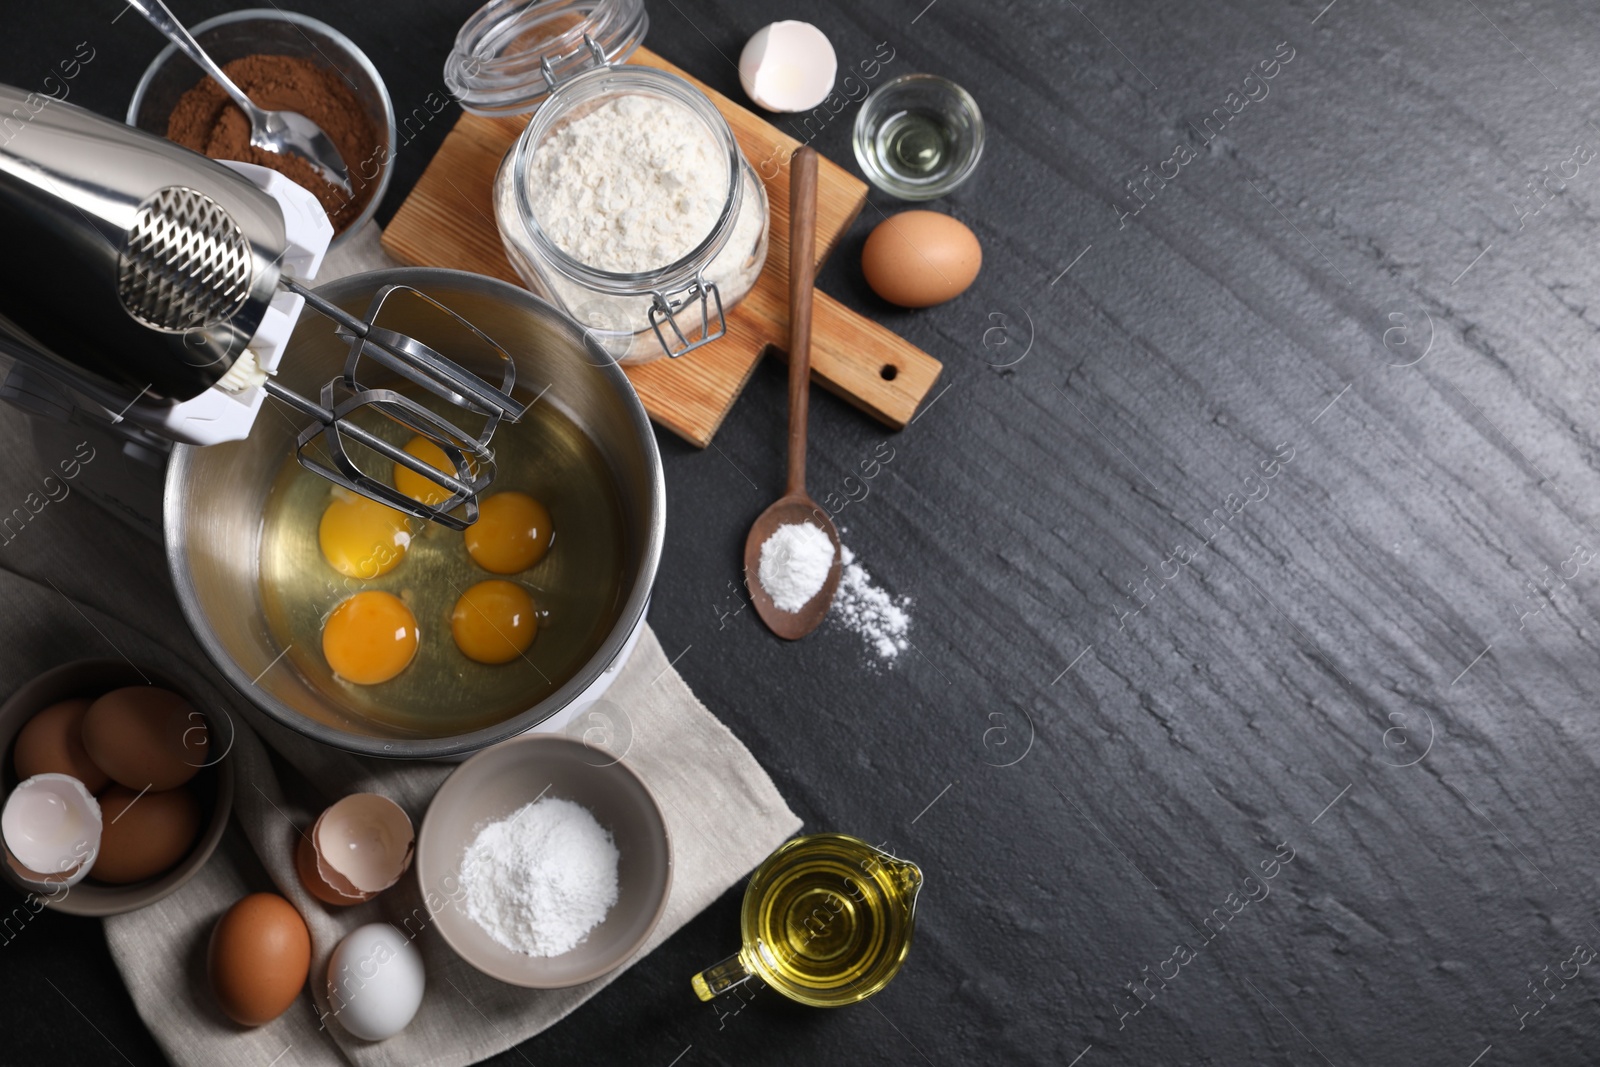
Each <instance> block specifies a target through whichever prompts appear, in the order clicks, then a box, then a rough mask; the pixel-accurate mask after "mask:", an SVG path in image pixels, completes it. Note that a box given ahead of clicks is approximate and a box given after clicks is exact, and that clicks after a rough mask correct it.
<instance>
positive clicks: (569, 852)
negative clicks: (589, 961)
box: [461, 797, 619, 956]
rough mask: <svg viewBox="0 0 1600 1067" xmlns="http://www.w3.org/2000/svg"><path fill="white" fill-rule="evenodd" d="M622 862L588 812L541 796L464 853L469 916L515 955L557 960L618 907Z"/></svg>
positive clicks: (492, 825) (495, 825)
mask: <svg viewBox="0 0 1600 1067" xmlns="http://www.w3.org/2000/svg"><path fill="white" fill-rule="evenodd" d="M618 859H619V855H618V853H617V846H616V845H615V844H614V843H613V842H612V840H611V834H610V833H608V832H607V831H606V829H605V828H604V827H603V826H601V825H600V824H599V823H598V822H596V821H595V817H594V816H593V815H591V814H590V813H589V809H587V808H585V807H583V806H582V805H581V804H574V803H573V802H572V801H570V800H561V799H559V798H557V797H544V798H542V799H540V800H536V801H534V802H533V803H531V804H525V805H523V806H522V807H521V808H518V809H517V810H516V811H514V812H512V813H511V814H510V815H508V816H507V817H506V818H504V819H501V820H499V821H498V822H492V823H490V824H489V825H487V826H485V827H484V828H483V829H482V830H480V831H478V836H477V837H476V838H475V839H473V842H472V844H471V845H469V846H468V847H467V854H466V856H465V857H464V858H463V859H462V861H461V888H462V891H463V894H464V902H465V904H466V909H467V914H468V915H469V916H471V917H472V920H473V921H474V922H476V923H477V924H478V925H479V926H481V927H483V928H484V930H486V931H487V932H488V934H489V936H490V937H492V938H494V939H495V940H496V941H498V942H499V943H500V944H502V945H504V946H505V947H506V948H509V949H511V950H512V951H515V952H523V953H526V954H527V955H529V956H559V955H561V954H562V953H564V952H569V951H571V950H572V949H573V948H574V947H575V946H576V945H578V944H579V943H580V942H581V941H583V939H584V938H586V937H588V936H589V931H590V930H593V929H594V928H595V927H596V926H598V925H599V924H600V922H601V921H602V920H604V919H605V917H606V913H607V912H609V911H610V910H611V906H612V905H613V904H615V903H616V902H617V861H618Z"/></svg>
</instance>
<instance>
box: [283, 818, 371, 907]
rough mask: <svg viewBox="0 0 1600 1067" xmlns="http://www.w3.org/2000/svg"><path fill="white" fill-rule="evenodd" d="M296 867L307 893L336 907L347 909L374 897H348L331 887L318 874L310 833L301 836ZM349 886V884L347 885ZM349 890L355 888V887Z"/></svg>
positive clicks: (295, 851) (297, 848) (297, 846)
mask: <svg viewBox="0 0 1600 1067" xmlns="http://www.w3.org/2000/svg"><path fill="white" fill-rule="evenodd" d="M294 867H295V870H296V871H297V872H298V873H299V875H300V884H301V885H303V886H305V887H306V892H307V893H310V894H311V895H312V896H314V897H316V898H317V899H318V900H320V901H322V902H323V903H324V904H332V905H334V906H335V907H341V908H342V907H347V906H349V905H351V904H361V903H364V902H366V901H368V900H371V899H372V896H376V895H377V894H373V895H372V896H346V895H345V894H344V893H341V892H339V890H337V889H335V888H334V887H333V886H331V885H329V884H328V883H327V882H325V881H324V880H323V878H322V875H321V874H319V873H317V850H316V849H315V848H313V847H312V844H311V835H310V832H309V831H308V832H306V833H304V834H301V835H300V843H299V844H298V845H296V846H295V850H294ZM347 885H348V883H347ZM349 888H352V889H353V888H354V887H353V886H351V887H349Z"/></svg>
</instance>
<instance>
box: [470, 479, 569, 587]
mask: <svg viewBox="0 0 1600 1067" xmlns="http://www.w3.org/2000/svg"><path fill="white" fill-rule="evenodd" d="M466 536H467V551H468V552H469V553H471V555H472V558H473V559H474V560H475V561H477V564H478V566H480V567H482V568H483V569H484V570H486V571H492V572H494V573H495V574H516V573H517V572H518V571H525V570H527V569H528V568H529V567H531V566H533V565H534V564H535V563H538V562H539V561H540V560H541V559H544V554H545V553H546V552H548V551H550V542H551V540H552V539H553V538H554V537H555V531H553V530H552V529H551V528H550V513H549V512H548V511H546V510H545V507H544V505H543V504H541V503H539V502H538V501H537V500H535V499H533V497H531V496H529V495H528V494H527V493H496V494H494V496H491V497H488V498H487V499H485V500H484V502H483V503H482V504H480V505H478V521H477V522H475V523H473V524H472V525H471V526H469V527H467V535H466Z"/></svg>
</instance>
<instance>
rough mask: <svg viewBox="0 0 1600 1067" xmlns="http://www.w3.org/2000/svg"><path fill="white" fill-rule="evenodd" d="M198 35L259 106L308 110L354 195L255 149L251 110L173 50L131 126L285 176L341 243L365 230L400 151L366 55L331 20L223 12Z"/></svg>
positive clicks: (139, 94) (145, 86) (137, 102)
mask: <svg viewBox="0 0 1600 1067" xmlns="http://www.w3.org/2000/svg"><path fill="white" fill-rule="evenodd" d="M190 32H192V33H193V34H194V36H195V39H196V40H198V41H199V42H200V46H201V47H202V48H204V49H205V50H206V52H208V53H209V54H210V55H211V58H212V59H214V60H216V61H217V62H218V63H220V64H221V65H222V68H223V69H224V70H225V71H227V73H228V76H229V77H230V78H232V79H233V80H234V82H235V83H236V84H237V85H238V86H239V87H240V88H241V89H243V90H244V92H245V94H246V95H247V96H249V97H250V99H252V100H254V101H255V102H256V103H257V104H258V105H260V106H262V107H265V108H270V109H275V110H287V111H298V112H300V113H301V114H302V115H305V116H306V117H307V118H309V119H311V121H313V122H315V123H316V124H317V125H319V126H321V127H322V130H323V132H324V133H326V134H327V135H328V137H329V138H330V139H331V140H332V141H333V143H334V144H335V145H336V146H337V147H338V149H339V154H340V155H341V156H343V157H344V161H345V166H346V167H347V168H348V169H349V172H350V192H349V193H345V192H344V191H343V190H341V189H339V188H338V187H337V186H334V185H330V184H329V183H328V182H326V181H324V180H323V179H322V178H320V177H319V176H318V175H317V174H316V172H315V171H314V170H312V169H311V165H310V164H309V163H307V162H305V161H304V160H302V159H298V158H296V157H294V156H278V155H273V154H272V153H269V152H263V151H261V150H260V149H257V148H253V147H251V145H250V123H249V120H247V119H246V118H245V116H244V112H242V111H240V110H239V109H238V108H237V107H236V106H234V104H233V103H232V101H230V100H229V99H228V98H227V96H226V95H225V94H224V93H223V91H222V87H221V86H219V85H218V84H217V83H216V82H214V81H212V80H211V79H210V78H209V77H207V76H206V75H205V74H204V73H203V72H202V71H201V70H200V68H199V67H197V66H195V64H194V63H192V62H190V61H189V59H188V58H187V57H185V56H183V55H181V54H179V52H178V50H177V48H176V47H175V46H173V45H168V46H167V47H166V48H165V49H164V50H162V52H161V54H160V55H158V56H156V58H155V60H154V61H153V62H152V63H151V64H150V67H149V69H147V70H146V71H145V72H144V77H143V78H141V79H139V87H138V88H137V89H135V90H134V93H133V100H132V101H131V102H130V103H129V105H128V119H127V121H128V124H129V125H130V126H137V127H139V128H140V129H142V130H148V131H149V132H151V133H154V134H158V135H160V136H162V137H166V138H169V139H170V140H173V141H176V142H178V143H179V144H181V145H184V146H186V147H188V148H192V149H194V150H195V151H197V152H202V153H204V154H205V155H208V156H210V157H212V158H213V159H234V160H242V161H243V162H246V163H257V164H260V165H261V166H264V167H271V168H272V169H273V170H276V171H280V172H282V173H283V174H285V175H286V176H287V177H289V178H290V179H292V180H293V181H295V182H297V183H298V184H300V185H303V186H305V187H306V188H307V189H309V190H310V191H311V192H312V193H314V194H315V195H316V196H317V199H318V200H320V201H321V202H322V206H323V209H324V210H325V211H327V213H328V218H329V219H330V220H332V222H333V229H334V238H333V243H334V245H335V246H337V245H339V244H340V243H342V242H343V241H344V240H345V239H346V238H347V237H349V236H350V235H352V234H354V233H356V232H357V231H358V230H360V229H361V228H362V227H363V226H365V225H366V223H367V221H368V220H369V219H371V218H372V216H373V214H374V213H375V212H376V211H377V210H378V204H379V202H381V201H382V200H383V194H384V192H385V191H386V190H387V189H388V188H389V176H390V171H391V170H392V167H391V166H390V164H391V162H392V161H393V158H394V152H395V147H396V144H395V141H396V131H395V119H394V105H393V104H392V103H391V102H390V100H389V90H388V89H387V88H385V87H384V84H383V78H382V77H380V76H379V74H378V70H377V68H376V67H374V66H373V65H372V61H371V60H369V59H368V58H367V57H366V55H365V53H363V52H362V51H361V49H359V48H357V47H356V46H355V44H354V43H352V42H351V40H350V39H349V38H348V37H346V36H345V35H344V34H342V33H340V32H339V31H338V30H336V29H334V28H333V27H331V26H329V25H327V24H326V23H324V22H320V21H318V20H317V19H314V18H311V17H310V16H308V15H301V14H298V13H296V12H293V11H281V10H275V9H271V8H254V9H249V10H244V11H233V12H229V13H228V14H225V15H218V16H217V17H216V18H211V19H206V20H205V21H204V22H200V23H197V24H196V25H194V26H193V27H191V31H190ZM440 96H441V105H440V106H441V108H442V106H443V100H444V98H443V95H442V94H440ZM432 117H433V113H431V112H430V113H429V114H427V115H426V118H430V119H431V118H432ZM408 121H409V120H408Z"/></svg>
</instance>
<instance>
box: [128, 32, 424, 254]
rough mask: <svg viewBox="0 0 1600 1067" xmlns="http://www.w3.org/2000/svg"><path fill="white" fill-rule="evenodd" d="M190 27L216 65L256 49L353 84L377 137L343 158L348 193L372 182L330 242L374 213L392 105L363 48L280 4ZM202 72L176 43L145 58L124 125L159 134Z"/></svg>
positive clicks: (391, 133)
mask: <svg viewBox="0 0 1600 1067" xmlns="http://www.w3.org/2000/svg"><path fill="white" fill-rule="evenodd" d="M190 32H191V33H192V34H193V35H194V38H195V40H197V41H199V42H200V47H201V48H204V49H205V50H206V53H207V54H208V55H210V56H211V58H212V59H214V60H216V61H217V62H218V63H222V64H227V63H230V62H232V61H233V60H235V59H239V58H240V57H242V56H251V55H261V54H266V55H275V56H295V57H297V58H299V59H309V60H310V61H311V62H313V63H316V64H317V65H318V66H321V67H323V68H325V69H328V70H332V71H334V72H335V73H337V74H338V75H339V76H340V77H342V78H343V79H344V80H345V82H346V83H347V84H348V85H349V86H350V87H351V88H352V89H353V90H354V92H355V94H356V99H358V100H360V101H361V104H362V106H363V107H364V108H365V110H366V112H367V119H368V120H369V121H370V122H371V123H372V128H373V129H374V130H376V131H377V133H378V136H379V137H380V138H381V141H380V143H379V144H378V145H377V147H376V148H375V149H374V151H373V152H372V154H371V156H370V157H369V158H367V159H363V160H347V161H346V162H347V163H348V165H349V169H350V184H351V186H352V189H353V191H356V192H359V191H362V190H363V189H364V187H366V186H369V185H373V184H374V183H376V186H377V187H376V188H375V189H373V190H372V196H371V199H369V200H368V201H367V204H366V207H364V208H362V209H361V214H359V215H357V216H356V217H355V219H354V220H352V221H351V223H350V225H349V226H348V227H346V228H345V229H344V230H343V231H341V232H340V233H339V234H338V235H337V236H335V237H334V239H333V244H334V246H335V247H337V246H338V245H340V244H342V243H343V242H344V241H345V240H347V239H348V238H349V237H350V236H351V235H352V234H355V233H356V232H358V231H359V230H360V229H361V228H362V227H363V226H365V225H366V224H367V222H368V221H369V220H371V218H372V216H373V215H374V214H375V213H376V212H377V210H378V204H379V203H380V202H381V201H382V200H383V194H384V193H385V192H386V191H387V190H388V188H389V176H390V172H391V171H392V170H393V168H392V167H390V166H389V161H390V160H391V159H392V158H393V156H394V152H395V148H396V130H395V118H394V104H393V103H391V102H390V99H389V90H388V89H387V88H386V87H385V86H384V84H383V78H382V76H381V75H379V74H378V68H377V67H374V66H373V65H372V61H371V60H370V59H368V58H367V56H366V53H364V52H362V51H361V49H359V48H357V47H356V45H355V42H353V41H351V40H350V38H348V37H346V36H345V35H344V34H342V33H340V32H339V31H338V30H336V29H334V28H333V27H332V26H329V25H328V24H327V23H325V22H322V21H319V20H318V19H314V18H312V17H311V16H310V15H302V14H300V13H298V12H295V11H284V10H282V9H281V8H249V9H246V10H243V11H230V12H228V13H226V14H223V15H218V16H216V17H215V18H209V19H206V20H205V21H204V22H197V23H195V24H194V25H193V26H192V27H190ZM204 76H205V75H204V72H203V71H201V69H200V68H199V67H198V66H196V65H195V64H194V63H193V62H192V61H191V60H190V59H189V58H188V57H187V56H183V55H179V54H178V48H177V46H176V45H170V44H169V45H167V47H166V48H164V49H162V50H161V53H160V54H159V55H157V56H156V58H155V59H153V60H151V61H150V66H149V67H148V68H146V69H145V72H144V77H142V78H140V79H139V85H138V87H137V88H136V89H134V91H133V99H132V100H130V101H129V103H128V117H127V122H128V125H130V126H137V127H139V128H140V129H141V130H148V131H149V132H151V133H154V134H158V135H160V136H162V137H165V136H166V135H167V118H168V116H170V115H171V114H172V109H173V108H174V107H175V106H176V105H177V103H178V98H179V97H180V96H182V95H183V94H184V93H186V92H188V91H189V90H190V89H193V88H194V87H195V86H196V85H197V84H199V82H200V79H201V78H203V77H204ZM418 111H422V109H420V108H419V109H417V110H416V111H413V112H412V114H411V115H407V116H406V117H405V118H406V123H407V130H408V131H409V130H410V129H411V126H412V120H413V118H417V117H418ZM429 117H431V115H429V113H428V112H426V111H423V112H422V116H421V117H420V118H419V119H418V121H419V122H425V121H427V119H428V118H429Z"/></svg>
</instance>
